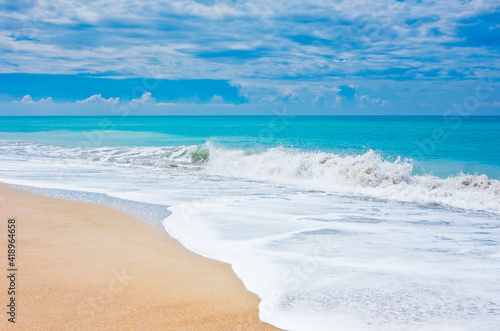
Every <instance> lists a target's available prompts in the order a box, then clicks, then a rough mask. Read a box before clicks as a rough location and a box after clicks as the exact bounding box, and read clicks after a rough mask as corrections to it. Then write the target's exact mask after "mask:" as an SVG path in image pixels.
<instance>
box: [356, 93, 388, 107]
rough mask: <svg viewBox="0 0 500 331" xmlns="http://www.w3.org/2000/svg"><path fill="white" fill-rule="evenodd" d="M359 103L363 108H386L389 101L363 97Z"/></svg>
mask: <svg viewBox="0 0 500 331" xmlns="http://www.w3.org/2000/svg"><path fill="white" fill-rule="evenodd" d="M359 103H360V106H361V107H364V106H366V105H370V106H380V107H384V106H385V105H386V104H387V101H386V100H382V99H380V98H379V99H372V98H370V97H369V96H367V95H363V96H362V97H361V98H359Z"/></svg>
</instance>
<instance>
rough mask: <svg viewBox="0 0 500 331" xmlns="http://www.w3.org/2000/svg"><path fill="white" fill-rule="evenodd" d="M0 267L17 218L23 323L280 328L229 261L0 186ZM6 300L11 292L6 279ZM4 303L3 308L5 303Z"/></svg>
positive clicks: (144, 227) (138, 225)
mask: <svg viewBox="0 0 500 331" xmlns="http://www.w3.org/2000/svg"><path fill="white" fill-rule="evenodd" d="M0 205H1V216H2V218H3V220H2V227H1V228H0V235H1V238H2V239H1V241H0V242H1V243H2V248H1V250H2V254H1V257H2V268H4V272H6V271H5V270H6V269H7V260H6V258H7V256H6V250H7V243H6V239H7V220H8V219H9V218H15V219H16V239H17V245H16V267H17V269H18V271H17V274H16V319H15V321H16V323H15V325H14V324H12V323H9V322H8V321H7V318H8V315H7V314H6V313H5V312H4V313H3V314H2V315H3V317H2V321H1V323H0V329H6V328H7V329H18V330H97V329H99V330H107V329H109V330H277V329H275V328H273V327H271V326H269V325H267V324H264V323H262V322H260V321H259V317H258V304H259V299H258V297H257V296H256V295H254V294H253V293H251V292H249V291H248V290H246V289H245V287H244V286H243V283H242V282H241V281H240V280H239V279H238V278H237V277H236V275H235V274H234V273H233V271H232V269H231V267H230V266H229V265H227V264H224V263H220V262H217V261H213V260H210V259H207V258H204V257H201V256H198V255H196V254H194V253H191V252H190V251H188V250H186V249H185V248H184V247H182V245H181V244H180V243H179V242H177V241H176V240H174V239H172V238H171V237H170V236H169V235H168V234H167V233H166V232H165V231H163V230H162V229H159V228H155V227H153V226H151V225H149V224H147V223H144V222H141V221H139V220H137V219H135V218H133V217H131V216H129V215H126V214H123V213H121V212H119V211H117V210H115V209H113V208H111V207H108V206H103V205H98V204H92V203H85V202H76V201H66V200H59V199H54V198H50V197H46V196H42V195H38V194H34V193H31V192H27V191H22V190H18V189H13V188H11V187H9V186H7V185H5V184H0ZM0 286H2V291H1V293H2V296H1V297H2V299H1V300H2V305H4V307H5V305H6V304H7V302H8V300H9V298H8V296H7V293H6V291H5V289H6V288H7V287H8V284H7V280H6V277H2V282H1V285H0ZM4 309H5V308H4Z"/></svg>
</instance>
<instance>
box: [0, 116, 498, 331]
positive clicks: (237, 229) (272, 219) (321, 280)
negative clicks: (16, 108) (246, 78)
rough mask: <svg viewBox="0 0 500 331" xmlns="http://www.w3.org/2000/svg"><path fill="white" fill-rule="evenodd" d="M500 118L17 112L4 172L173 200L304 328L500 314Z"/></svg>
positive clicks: (387, 326)
mask: <svg viewBox="0 0 500 331" xmlns="http://www.w3.org/2000/svg"><path fill="white" fill-rule="evenodd" d="M499 180H500V118H497V117H469V118H450V119H448V118H442V117H322V116H315V117H283V116H275V117H273V116H245V117H223V116H220V117H203V116H196V117H194V116H184V117H182V116H178V117H177V116H176V117H126V118H120V117H3V118H0V181H4V182H10V183H15V184H21V185H30V186H37V187H45V188H54V189H67V190H77V191H86V192H96V193H104V194H107V195H109V196H112V197H116V198H120V199H128V200H131V201H137V202H143V203H149V204H157V205H163V206H169V210H170V211H171V212H172V214H171V215H170V216H168V217H167V218H166V219H165V220H164V222H163V224H164V226H165V228H166V230H167V231H168V232H169V233H170V234H171V235H172V236H174V237H175V238H177V239H179V240H180V241H181V242H182V243H183V244H184V245H185V246H186V247H187V248H189V249H191V250H193V251H195V252H197V253H199V254H202V255H205V256H208V257H211V258H215V259H218V260H221V261H225V262H228V263H230V264H231V265H232V266H233V269H234V270H235V272H236V273H237V274H238V276H239V277H240V278H241V279H242V280H243V282H244V283H245V285H246V286H247V288H248V289H249V290H251V291H253V292H255V293H257V294H258V295H259V296H260V297H261V299H262V302H261V305H260V313H261V319H263V320H264V321H266V322H269V323H271V324H274V325H276V326H278V327H281V328H285V329H290V330H346V329H349V330H364V329H368V330H394V329H405V330H419V329H429V330H434V329H436V330H443V329H449V330H478V329H480V330H491V329H494V327H495V326H498V325H500V299H499V298H500V285H499V284H500V276H499V275H500V263H499V262H500V253H499V248H500V246H499V244H500V242H499V240H500V239H499V238H500V237H499V235H500V181H499Z"/></svg>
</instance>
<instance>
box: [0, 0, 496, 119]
mask: <svg viewBox="0 0 500 331" xmlns="http://www.w3.org/2000/svg"><path fill="white" fill-rule="evenodd" d="M499 55H500V2H498V0H470V1H465V0H441V1H427V0H422V1H417V0H414V1H407V0H404V1H403V0H349V1H327V0H301V1H298V0H288V1H283V2H281V1H270V0H252V1H245V0H197V1H194V0H172V1H162V0H159V1H148V0H142V1H138V0H121V1H114V0H107V1H103V0H96V1H89V0H87V1H70V0H51V1H48V0H38V1H29V0H0V115H14V116H17V115H123V114H131V115H163V114H175V115H179V114H187V115H192V114H210V115H212V114H225V115H227V114H235V115H238V114H241V115H249V114H259V115H260V114H290V115H295V114H300V115H439V116H443V115H445V116H448V115H456V116H474V115H500V57H499Z"/></svg>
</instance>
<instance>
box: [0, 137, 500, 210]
mask: <svg viewBox="0 0 500 331" xmlns="http://www.w3.org/2000/svg"><path fill="white" fill-rule="evenodd" d="M0 153H1V154H2V155H3V156H7V155H15V157H16V158H19V157H21V158H23V157H25V158H26V159H27V160H32V159H33V158H43V159H47V158H49V159H50V158H63V159H80V160H86V161H89V162H101V163H105V164H110V163H112V164H116V165H121V166H133V167H146V168H149V169H151V168H156V169H160V170H161V169H170V168H176V169H182V170H196V171H202V172H205V173H206V174H209V175H217V176H224V177H231V178H240V179H246V180H257V181H269V182H273V183H279V184H292V185H295V186H298V187H300V188H302V189H306V190H320V191H325V192H335V193H345V194H358V195H364V196H369V197H374V198H381V199H389V200H396V201H403V202H409V203H418V204H425V205H434V206H448V207H454V208H460V209H467V210H475V211H486V212H493V213H500V181H498V180H494V179H490V178H488V177H487V176H486V175H476V174H474V175H471V174H464V173H460V174H457V175H455V176H451V177H448V178H439V177H436V176H432V175H415V174H413V171H412V170H413V163H412V161H411V160H408V159H402V158H400V157H398V158H396V159H393V160H390V159H384V158H383V157H382V156H381V155H380V154H378V153H376V152H374V151H372V150H370V151H368V152H366V153H364V154H360V155H339V154H334V153H326V152H308V151H302V150H296V149H287V148H282V147H276V148H270V149H268V150H265V151H261V152H253V153H251V152H248V151H245V150H240V149H227V148H222V147H219V146H215V145H213V144H212V143H210V142H208V143H205V144H202V145H189V146H176V147H98V148H65V147H56V146H47V145H43V144H32V143H26V142H12V141H0Z"/></svg>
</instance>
